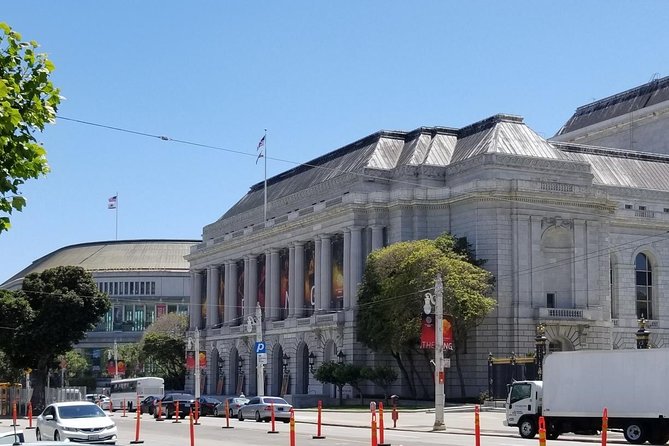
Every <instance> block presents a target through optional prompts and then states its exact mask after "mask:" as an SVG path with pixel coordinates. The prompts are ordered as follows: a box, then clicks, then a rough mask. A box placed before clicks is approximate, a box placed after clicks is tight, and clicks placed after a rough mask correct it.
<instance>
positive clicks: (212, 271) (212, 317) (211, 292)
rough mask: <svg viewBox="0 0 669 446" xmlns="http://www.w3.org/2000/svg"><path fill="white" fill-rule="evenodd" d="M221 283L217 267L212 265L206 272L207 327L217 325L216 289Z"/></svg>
mask: <svg viewBox="0 0 669 446" xmlns="http://www.w3.org/2000/svg"><path fill="white" fill-rule="evenodd" d="M220 281H221V272H220V270H219V269H218V265H212V266H210V267H209V268H208V270H207V325H208V326H210V327H213V326H214V325H218V287H219V284H220Z"/></svg>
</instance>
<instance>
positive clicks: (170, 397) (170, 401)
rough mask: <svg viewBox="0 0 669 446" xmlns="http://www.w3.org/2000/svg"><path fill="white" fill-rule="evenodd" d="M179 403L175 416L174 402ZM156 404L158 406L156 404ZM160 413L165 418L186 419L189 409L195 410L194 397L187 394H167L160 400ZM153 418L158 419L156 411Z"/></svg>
mask: <svg viewBox="0 0 669 446" xmlns="http://www.w3.org/2000/svg"><path fill="white" fill-rule="evenodd" d="M177 401H178V402H179V413H178V414H177V413H176V411H177V408H176V402H177ZM156 404H158V403H157V402H156ZM160 404H161V412H162V415H164V416H165V417H166V418H168V419H169V418H172V417H173V416H181V418H186V415H188V414H189V413H190V409H191V407H192V408H193V409H195V397H194V396H193V395H191V394H189V393H168V394H166V395H165V396H164V397H162V398H161V399H160ZM153 417H154V418H158V411H157V410H154V412H153Z"/></svg>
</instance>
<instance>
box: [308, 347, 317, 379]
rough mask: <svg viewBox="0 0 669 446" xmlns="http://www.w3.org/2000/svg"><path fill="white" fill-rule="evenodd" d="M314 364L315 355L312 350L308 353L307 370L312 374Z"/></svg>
mask: <svg viewBox="0 0 669 446" xmlns="http://www.w3.org/2000/svg"><path fill="white" fill-rule="evenodd" d="M315 365H316V355H314V352H311V353H309V371H310V372H311V374H312V375H313V373H314V366H315Z"/></svg>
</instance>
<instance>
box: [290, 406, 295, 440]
mask: <svg viewBox="0 0 669 446" xmlns="http://www.w3.org/2000/svg"><path fill="white" fill-rule="evenodd" d="M290 446H295V410H294V409H293V408H292V407H291V408H290Z"/></svg>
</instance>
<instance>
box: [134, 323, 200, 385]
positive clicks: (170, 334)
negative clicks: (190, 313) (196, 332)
mask: <svg viewBox="0 0 669 446" xmlns="http://www.w3.org/2000/svg"><path fill="white" fill-rule="evenodd" d="M187 328H188V318H187V317H186V316H185V315H182V314H176V313H169V314H165V315H163V316H161V317H159V318H158V319H156V321H155V322H154V323H153V324H151V325H150V326H149V327H148V328H147V329H146V331H145V332H144V337H143V338H142V342H141V344H142V354H143V356H144V358H145V360H146V361H150V362H151V363H152V364H153V366H154V367H155V369H156V370H157V372H158V373H157V374H158V375H159V376H162V377H163V378H164V379H165V388H167V389H170V388H171V389H182V388H183V386H184V383H185V378H186V367H185V364H184V363H185V357H186V343H185V338H186V330H187Z"/></svg>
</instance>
